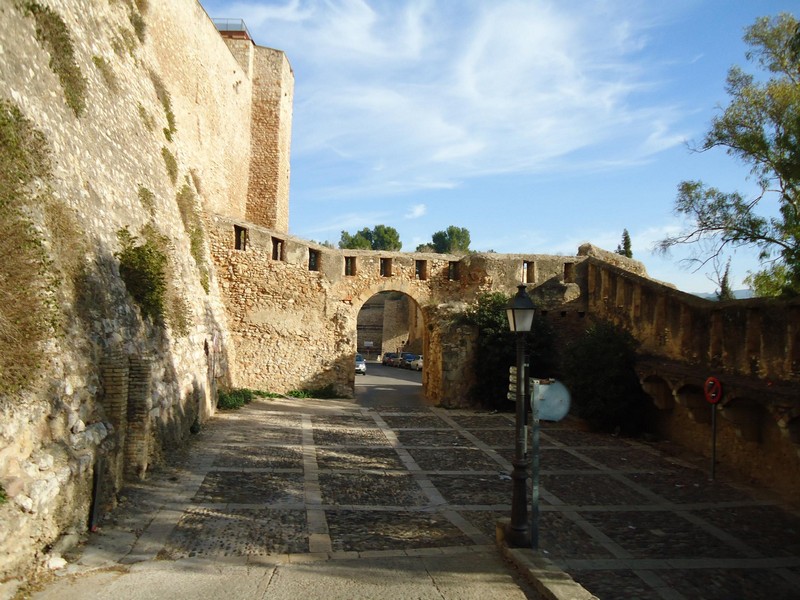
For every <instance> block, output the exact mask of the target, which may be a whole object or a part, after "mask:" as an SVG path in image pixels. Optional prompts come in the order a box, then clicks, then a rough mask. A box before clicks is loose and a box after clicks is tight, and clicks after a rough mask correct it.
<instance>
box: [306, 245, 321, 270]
mask: <svg viewBox="0 0 800 600" xmlns="http://www.w3.org/2000/svg"><path fill="white" fill-rule="evenodd" d="M319 259H320V251H319V250H312V249H311V248H309V249H308V270H309V271H319Z"/></svg>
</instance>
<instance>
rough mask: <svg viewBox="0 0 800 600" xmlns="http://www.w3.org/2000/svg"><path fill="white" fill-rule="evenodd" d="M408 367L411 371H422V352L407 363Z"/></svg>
mask: <svg viewBox="0 0 800 600" xmlns="http://www.w3.org/2000/svg"><path fill="white" fill-rule="evenodd" d="M408 368H409V369H411V370H413V371H422V354H420V355H419V356H417V358H415V359H414V360H412V361H411V362H410V363H409V365H408Z"/></svg>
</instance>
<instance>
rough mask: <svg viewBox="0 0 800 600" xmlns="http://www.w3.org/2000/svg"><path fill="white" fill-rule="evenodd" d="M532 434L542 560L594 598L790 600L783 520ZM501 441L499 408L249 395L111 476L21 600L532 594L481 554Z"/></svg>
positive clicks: (655, 459)
mask: <svg viewBox="0 0 800 600" xmlns="http://www.w3.org/2000/svg"><path fill="white" fill-rule="evenodd" d="M541 444H542V447H541V454H540V456H541V465H542V476H541V482H542V488H543V489H542V496H541V498H542V499H541V517H540V531H541V534H540V535H541V543H540V547H541V551H542V554H543V555H544V556H546V557H547V558H549V559H550V560H551V561H553V562H554V563H555V564H556V565H557V566H559V567H561V568H562V569H564V570H565V571H566V572H568V573H569V574H570V575H571V576H572V578H574V579H575V580H576V581H578V582H579V583H581V584H582V585H583V586H584V587H585V588H586V589H587V590H588V591H590V592H591V593H592V594H594V595H595V596H597V597H598V598H601V599H603V600H610V599H615V598H619V599H625V600H630V599H633V598H641V599H651V598H652V599H663V598H666V599H680V598H686V599H692V600H694V599H698V598H705V599H709V600H710V599H739V598H742V599H760V598H763V599H765V600H766V599H769V600H779V599H791V598H794V599H796V598H800V517H798V516H797V515H796V514H793V513H791V512H788V511H787V510H784V509H783V508H782V507H781V506H780V505H778V504H776V503H774V502H773V501H771V500H769V499H765V498H763V497H760V496H758V495H756V493H755V492H754V491H753V490H748V489H746V488H744V487H741V486H736V485H733V484H731V483H730V482H726V481H725V479H724V478H723V477H718V478H717V481H715V482H711V481H709V479H708V475H707V473H706V472H704V471H703V470H701V469H698V468H697V467H696V466H693V465H690V464H689V463H685V462H682V461H680V460H678V459H676V458H672V457H670V456H668V455H666V454H662V453H661V452H659V450H658V449H657V448H656V447H655V446H651V445H647V444H643V443H640V442H635V441H631V440H626V439H621V438H616V437H612V436H606V435H597V434H591V433H586V432H583V431H580V430H579V429H577V428H575V427H574V426H573V425H572V423H571V422H570V421H566V422H564V423H561V424H545V425H544V426H543V429H542V435H541ZM513 452H514V421H513V415H510V414H500V413H488V412H480V411H466V410H445V409H440V408H427V407H397V408H392V407H375V408H366V407H360V406H357V405H356V404H353V403H350V402H345V401H321V400H291V399H274V400H259V401H257V402H254V403H252V404H250V405H248V406H246V407H245V408H243V409H242V410H238V411H231V412H222V413H219V414H218V415H217V416H216V417H214V419H212V421H211V422H210V423H209V424H208V426H207V427H205V428H204V430H203V431H201V432H200V433H199V434H198V435H196V436H195V437H194V438H193V440H192V443H191V444H190V446H189V447H188V449H187V450H186V451H185V453H184V455H183V459H182V460H175V461H174V464H170V465H167V466H165V467H162V468H159V469H157V470H155V471H154V473H152V474H151V476H150V477H149V478H148V479H147V480H145V481H144V482H142V483H139V484H136V485H132V486H131V487H129V488H127V489H126V490H125V491H124V494H125V496H124V498H123V499H122V502H121V505H120V507H119V508H118V509H117V510H116V511H114V512H113V513H112V515H111V516H110V517H109V518H107V520H106V522H104V523H103V525H102V527H101V529H100V530H99V531H98V532H96V533H94V534H92V535H91V536H90V539H89V540H88V543H87V544H85V545H84V546H82V547H81V548H80V549H79V551H78V552H76V553H75V554H74V555H72V556H69V557H68V558H69V560H70V563H71V564H69V566H68V567H67V568H66V569H65V570H64V571H63V572H66V573H69V574H71V575H67V576H62V577H59V578H56V581H55V583H54V584H52V585H51V586H49V587H47V588H45V589H44V590H42V591H40V592H38V594H36V595H34V596H33V597H34V598H41V599H47V598H59V599H61V600H67V599H68V598H71V597H75V598H77V597H85V598H89V597H98V598H100V597H109V596H103V595H97V596H94V595H89V592H88V590H90V589H97V587H98V586H105V587H104V588H103V589H104V590H105V591H106V592H107V591H108V590H109V589H112V588H111V587H108V586H116V587H115V588H113V589H114V590H115V591H114V594H115V597H117V598H125V597H130V598H144V597H154V598H155V597H163V596H159V595H158V590H154V592H153V594H154V595H152V596H148V595H146V594H145V592H144V586H146V585H148V584H147V583H146V582H148V581H150V582H153V581H158V579H157V578H156V579H152V578H148V574H150V576H152V575H153V573H157V572H159V571H164V572H171V575H169V579H170V581H171V583H172V584H173V585H177V586H179V587H180V589H182V590H183V591H185V592H186V595H185V596H183V597H195V598H196V597H213V595H208V596H204V595H203V594H196V593H195V592H192V591H190V590H193V589H194V587H196V586H201V585H204V589H205V590H206V592H208V593H209V594H211V592H209V590H213V589H215V588H214V584H213V582H212V580H213V578H212V579H209V580H208V581H206V580H205V579H204V578H208V577H211V575H213V573H227V577H228V578H229V580H228V582H227V583H225V584H224V586H225V589H226V590H228V594H227V595H228V597H231V598H235V597H252V598H283V597H295V598H296V597H299V596H303V595H304V596H305V597H306V598H309V599H310V598H315V597H319V596H317V594H318V593H319V594H323V596H322V597H326V598H337V597H341V598H348V597H363V598H369V597H375V598H403V597H419V598H428V597H431V598H481V599H482V600H486V599H488V598H493V597H498V598H537V597H538V596H537V595H536V592H535V591H534V588H533V587H531V586H528V585H527V584H526V583H525V582H524V581H521V580H520V578H519V577H518V576H517V575H516V574H515V570H514V569H513V568H512V566H511V565H508V564H506V563H504V561H503V560H502V558H500V554H499V553H498V551H497V549H496V548H495V523H496V521H497V520H498V519H499V518H502V517H507V516H508V515H509V512H510V505H509V503H510V499H511V480H510V477H509V473H510V471H511V459H512V457H513ZM258 569H262V570H263V571H258V572H259V573H261V574H262V575H263V576H262V575H259V579H258V580H257V581H249V580H248V579H247V573H250V574H252V573H254V572H256V571H257V570H258ZM189 575H192V577H189ZM135 577H139V578H140V579H138V580H136V579H132V578H135ZM126 578H127V579H126ZM182 578H184V579H185V581H184V579H182ZM293 578H294V579H293ZM303 578H305V579H303ZM315 578H322V579H319V586H318V587H317V588H315V587H314V583H313V582H314V581H315ZM359 578H362V579H363V581H362V583H363V584H364V585H362V586H361V587H359V588H358V591H357V592H356V591H354V588H348V587H347V585H345V582H355V583H354V585H355V584H357V582H358V581H359ZM137 581H138V583H137ZM204 581H205V584H203V582H204ZM248 581H249V583H248ZM301 581H302V584H301V583H298V582H301ZM288 582H294V584H292V585H298V586H300V587H299V588H295V587H292V585H290V584H289V583H288ZM237 584H239V585H242V586H250V587H247V590H248V591H243V592H241V594H239V593H238V592H234V591H233V590H234V588H235V585H237ZM161 585H163V583H162V584H161ZM404 585H405V586H407V587H403V586H404ZM126 586H127V587H126ZM341 586H343V587H341ZM129 588H130V589H131V590H133V591H131V595H128V596H126V593H125V591H124V590H126V589H129ZM287 590H288V591H287ZM303 590H304V591H303ZM315 590H317V591H315ZM163 591H164V590H163V589H162V590H161V592H163ZM284 592H285V593H286V594H287V595H286V596H283V595H281V594H282V593H284ZM70 594H71V595H70ZM292 594H294V595H293V596H292ZM173 597H181V595H180V594H179V595H178V596H175V595H174V594H173Z"/></svg>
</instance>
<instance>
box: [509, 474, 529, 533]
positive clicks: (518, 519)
mask: <svg viewBox="0 0 800 600" xmlns="http://www.w3.org/2000/svg"><path fill="white" fill-rule="evenodd" d="M513 465H514V470H513V471H511V484H512V486H513V488H512V497H511V522H510V523H509V524H508V527H507V528H506V540H507V542H508V545H509V546H511V547H512V548H526V547H530V545H531V534H530V529H529V527H528V499H527V496H528V489H527V485H528V466H529V465H530V462H529V461H528V460H526V459H525V458H515V459H514V461H513Z"/></svg>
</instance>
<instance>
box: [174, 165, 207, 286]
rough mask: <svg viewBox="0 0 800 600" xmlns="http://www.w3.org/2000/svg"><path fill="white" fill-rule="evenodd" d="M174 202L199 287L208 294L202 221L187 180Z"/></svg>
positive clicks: (195, 199)
mask: <svg viewBox="0 0 800 600" xmlns="http://www.w3.org/2000/svg"><path fill="white" fill-rule="evenodd" d="M175 200H176V202H177V203H178V209H179V211H180V214H181V220H182V221H183V228H184V230H185V231H186V234H187V235H188V236H189V248H190V253H191V255H192V258H193V259H194V262H195V264H196V265H197V271H198V274H199V276H200V285H201V286H202V287H203V290H205V292H206V294H208V292H209V289H210V283H209V282H210V271H209V268H208V261H207V260H206V250H205V234H204V232H203V221H202V220H201V219H200V211H199V210H198V207H197V198H196V196H195V194H194V191H193V190H192V187H191V186H190V185H189V183H188V178H187V183H185V184H184V185H183V187H182V188H181V189H180V191H179V192H178V194H177V196H176V197H175Z"/></svg>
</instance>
